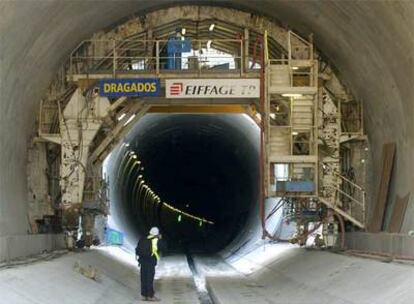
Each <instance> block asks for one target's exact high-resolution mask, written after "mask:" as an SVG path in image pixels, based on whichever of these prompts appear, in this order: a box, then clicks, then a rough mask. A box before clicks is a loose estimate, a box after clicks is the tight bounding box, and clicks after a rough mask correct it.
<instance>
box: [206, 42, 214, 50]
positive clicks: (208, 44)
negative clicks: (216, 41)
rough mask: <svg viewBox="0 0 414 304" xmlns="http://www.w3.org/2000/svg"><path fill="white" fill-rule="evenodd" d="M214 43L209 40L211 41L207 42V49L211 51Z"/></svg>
mask: <svg viewBox="0 0 414 304" xmlns="http://www.w3.org/2000/svg"><path fill="white" fill-rule="evenodd" d="M212 42H213V41H211V40H209V41H207V49H209V48H210V47H211V43H212Z"/></svg>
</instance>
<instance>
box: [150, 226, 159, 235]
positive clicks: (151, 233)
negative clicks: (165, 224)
mask: <svg viewBox="0 0 414 304" xmlns="http://www.w3.org/2000/svg"><path fill="white" fill-rule="evenodd" d="M149 234H150V235H153V236H157V235H159V234H160V230H159V229H158V227H152V228H151V230H150V231H149Z"/></svg>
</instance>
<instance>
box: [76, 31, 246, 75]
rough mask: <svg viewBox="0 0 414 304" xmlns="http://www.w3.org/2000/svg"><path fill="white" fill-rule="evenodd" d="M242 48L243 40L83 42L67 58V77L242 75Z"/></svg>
mask: <svg viewBox="0 0 414 304" xmlns="http://www.w3.org/2000/svg"><path fill="white" fill-rule="evenodd" d="M243 45H244V42H243V40H242V39H212V40H194V39H187V40H128V39H127V40H85V41H83V42H82V43H80V44H79V45H78V47H77V48H76V49H75V50H74V51H73V52H72V53H71V55H70V66H69V74H91V73H111V74H113V75H116V74H117V73H128V72H131V73H133V72H137V71H139V72H151V73H156V74H159V73H160V72H163V71H192V72H198V73H203V72H208V71H211V70H214V71H216V70H227V71H236V72H237V71H239V72H241V71H243V70H244V69H245V67H244V65H245V63H244V60H243V58H244V55H243V52H244V47H243ZM174 47H175V48H176V52H175V53H174Z"/></svg>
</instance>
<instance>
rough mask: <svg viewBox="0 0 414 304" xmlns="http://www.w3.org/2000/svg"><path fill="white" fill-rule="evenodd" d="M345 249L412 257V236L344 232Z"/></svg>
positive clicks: (413, 239) (413, 250)
mask: <svg viewBox="0 0 414 304" xmlns="http://www.w3.org/2000/svg"><path fill="white" fill-rule="evenodd" d="M345 240H346V246H347V249H351V250H359V251H367V252H372V253H379V254H389V255H393V256H395V257H408V258H414V236H409V235H408V234H394V233H366V232H354V233H347V234H346V238H345Z"/></svg>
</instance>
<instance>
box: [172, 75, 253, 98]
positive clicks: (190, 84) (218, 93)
mask: <svg viewBox="0 0 414 304" xmlns="http://www.w3.org/2000/svg"><path fill="white" fill-rule="evenodd" d="M165 92H166V97H167V98H259V97H260V79H256V78H254V79H248V78H238V79H167V80H166V81H165Z"/></svg>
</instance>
